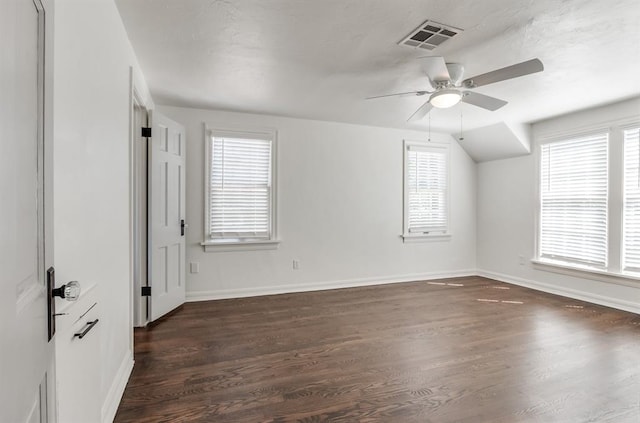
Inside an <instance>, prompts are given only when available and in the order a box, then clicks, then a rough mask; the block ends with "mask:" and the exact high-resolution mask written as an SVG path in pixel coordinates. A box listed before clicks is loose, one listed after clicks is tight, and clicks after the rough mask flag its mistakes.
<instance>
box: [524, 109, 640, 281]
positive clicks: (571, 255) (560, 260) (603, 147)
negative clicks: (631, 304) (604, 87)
mask: <svg viewBox="0 0 640 423" xmlns="http://www.w3.org/2000/svg"><path fill="white" fill-rule="evenodd" d="M621 122H624V121H621ZM639 133H640V127H639V125H638V123H634V124H633V126H630V125H629V124H628V122H627V123H625V124H624V126H621V125H619V124H615V123H611V126H610V127H609V128H603V129H601V130H593V131H592V132H590V133H588V134H586V135H580V136H567V137H564V138H561V139H553V140H550V141H548V142H544V143H542V144H541V145H540V150H539V153H540V167H539V170H540V178H539V183H540V187H539V192H540V209H539V214H538V226H539V227H538V238H537V240H538V250H537V257H536V260H534V263H536V264H540V265H543V266H544V265H551V266H555V267H556V268H564V269H565V270H562V269H560V270H559V271H561V272H565V273H566V272H569V274H572V275H575V276H588V274H585V273H584V271H588V272H592V273H593V272H595V273H597V274H598V275H600V276H598V280H602V279H603V278H604V279H605V280H609V281H614V282H620V281H622V280H623V279H640V135H639ZM572 269H573V270H572ZM548 270H554V269H552V268H548ZM576 271H578V272H579V271H582V274H577V273H575V272H576ZM571 272H573V273H571ZM602 275H604V276H602ZM622 283H627V282H624V281H622ZM630 283H634V282H630Z"/></svg>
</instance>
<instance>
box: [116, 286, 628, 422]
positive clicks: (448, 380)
mask: <svg viewBox="0 0 640 423" xmlns="http://www.w3.org/2000/svg"><path fill="white" fill-rule="evenodd" d="M135 360H136V365H135V368H134V371H133V374H132V376H131V379H130V381H129V383H128V385H127V388H126V390H125V394H124V397H123V399H122V402H121V404H120V408H119V410H118V413H117V415H116V419H115V421H116V422H118V423H125V422H154V423H155V422H272V423H287V422H314V423H315V422H401V423H404V422H407V423H411V422H420V423H429V422H433V423H436V422H437V423H441V422H469V423H479V422H505V423H506V422H508V423H513V422H544V423H549V422H567V423H569V422H570V423H574V422H612V423H613V422H615V423H627V422H629V423H638V422H640V316H638V315H635V314H632V313H626V312H622V311H617V310H613V309H609V308H606V307H600V306H596V305H592V304H588V303H584V302H580V301H575V300H570V299H567V298H563V297H558V296H554V295H549V294H544V293H541V292H537V291H533V290H529V289H526V288H521V287H517V286H511V285H506V284H502V283H500V282H496V281H493V280H490V279H486V278H481V277H467V278H455V279H446V280H438V281H426V282H414V283H403V284H390V285H381V286H374V287H362V288H351V289H340V290H331V291H320V292H310V293H297V294H284V295H274V296H265V297H254V298H242V299H232V300H220V301H208V302H199V303H189V304H185V305H184V307H183V308H182V309H181V310H179V311H177V312H176V313H175V314H173V315H172V316H170V317H169V318H167V319H166V320H164V321H161V322H160V323H158V324H156V325H154V326H153V327H152V328H150V329H137V330H136V331H135Z"/></svg>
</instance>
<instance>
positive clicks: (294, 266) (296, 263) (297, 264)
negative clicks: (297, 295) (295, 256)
mask: <svg viewBox="0 0 640 423" xmlns="http://www.w3.org/2000/svg"><path fill="white" fill-rule="evenodd" d="M298 269H300V261H298V260H294V261H293V270H298Z"/></svg>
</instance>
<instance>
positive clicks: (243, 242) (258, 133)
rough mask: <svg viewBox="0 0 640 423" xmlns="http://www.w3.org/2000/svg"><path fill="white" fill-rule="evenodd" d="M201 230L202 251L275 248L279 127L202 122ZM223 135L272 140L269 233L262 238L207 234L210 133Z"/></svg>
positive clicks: (209, 194)
mask: <svg viewBox="0 0 640 423" xmlns="http://www.w3.org/2000/svg"><path fill="white" fill-rule="evenodd" d="M203 126H204V144H205V145H204V147H205V148H204V151H205V154H204V172H203V177H204V190H203V191H204V193H203V195H204V203H203V204H204V233H203V241H202V242H201V243H200V245H202V247H203V249H204V251H205V252H214V251H220V252H228V251H250V250H266V249H276V248H278V245H279V243H280V240H279V239H278V230H277V229H278V226H277V223H278V209H277V204H278V201H277V198H278V195H277V192H278V179H277V175H278V166H277V164H278V131H277V130H276V129H275V128H269V127H255V126H245V125H229V124H217V123H206V122H205V123H204V125H203ZM214 135H223V136H229V137H244V138H256V139H268V140H270V141H271V201H270V204H269V208H270V209H269V212H270V213H269V214H270V216H269V219H270V221H269V225H270V229H271V230H270V237H269V238H268V239H265V238H259V239H258V238H256V239H251V238H245V239H233V238H220V239H212V238H211V237H210V236H209V234H210V227H209V225H210V219H209V214H210V212H211V180H210V179H211V178H210V171H211V149H212V147H213V136H214Z"/></svg>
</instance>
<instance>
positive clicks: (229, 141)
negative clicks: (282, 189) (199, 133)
mask: <svg viewBox="0 0 640 423" xmlns="http://www.w3.org/2000/svg"><path fill="white" fill-rule="evenodd" d="M211 142H212V148H211V160H210V163H211V168H210V201H209V205H210V210H209V219H210V221H209V236H210V238H212V239H220V238H229V239H246V238H251V239H269V238H270V236H271V227H270V226H271V224H270V222H271V195H272V192H271V188H272V187H271V140H269V139H249V138H231V137H217V136H215V135H214V136H212V137H211Z"/></svg>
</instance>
